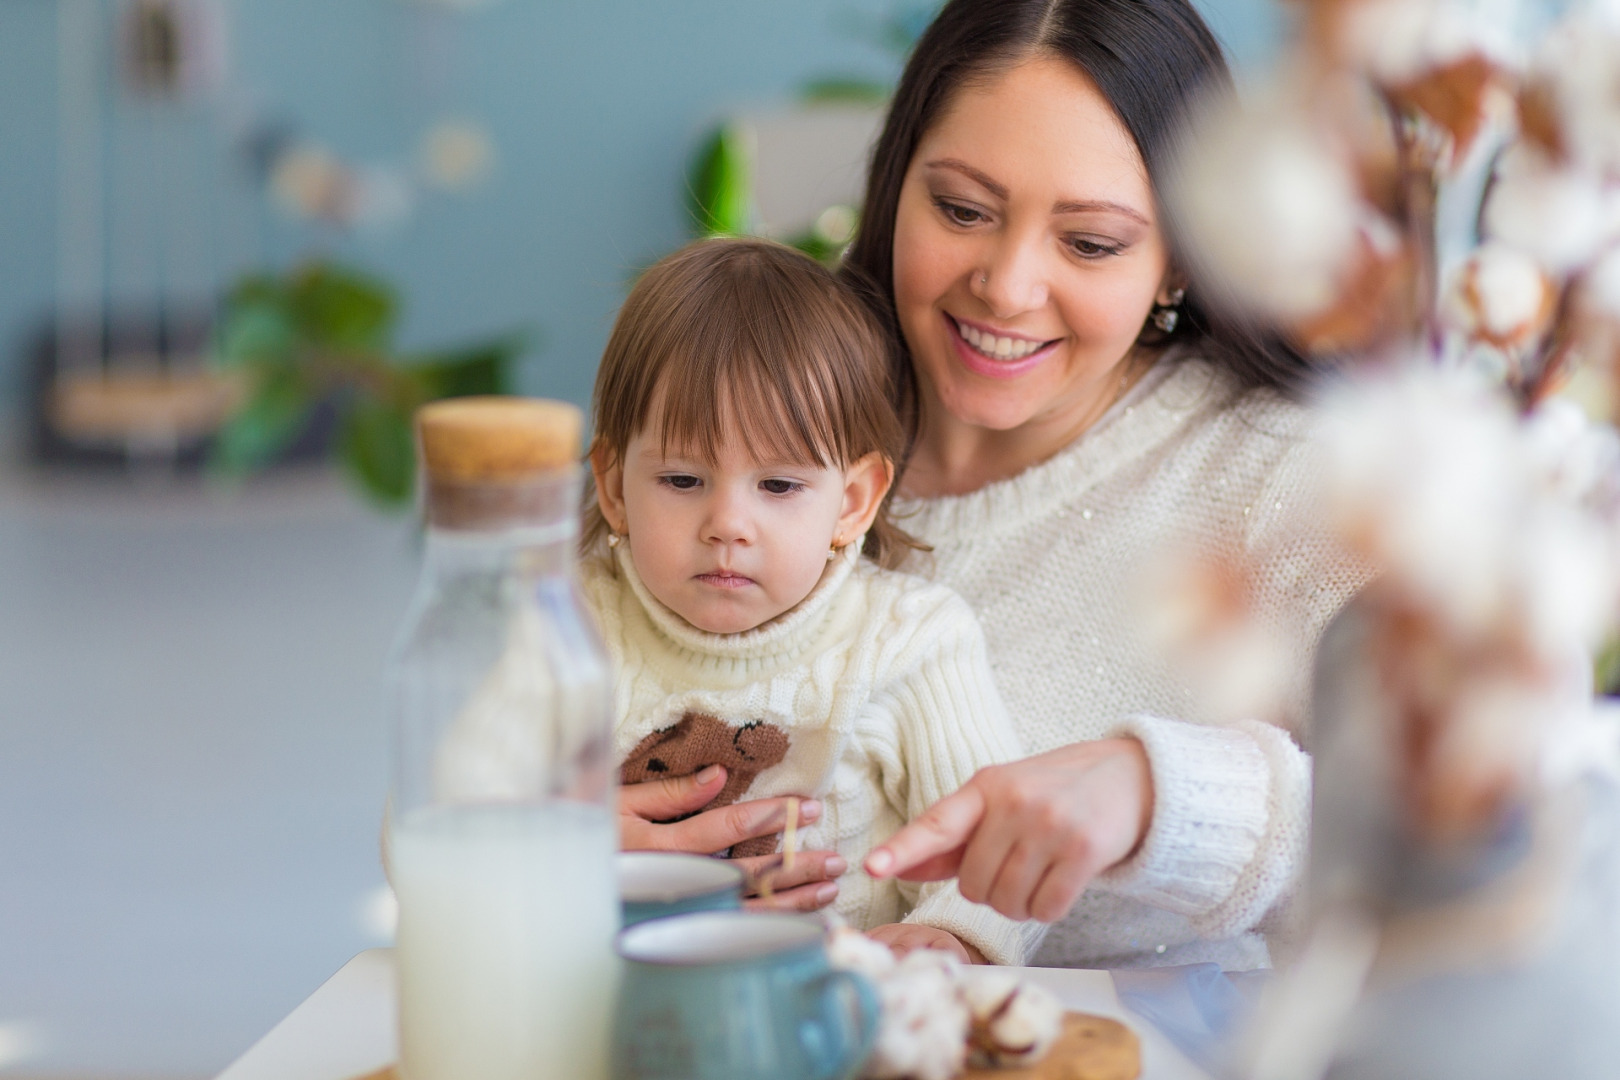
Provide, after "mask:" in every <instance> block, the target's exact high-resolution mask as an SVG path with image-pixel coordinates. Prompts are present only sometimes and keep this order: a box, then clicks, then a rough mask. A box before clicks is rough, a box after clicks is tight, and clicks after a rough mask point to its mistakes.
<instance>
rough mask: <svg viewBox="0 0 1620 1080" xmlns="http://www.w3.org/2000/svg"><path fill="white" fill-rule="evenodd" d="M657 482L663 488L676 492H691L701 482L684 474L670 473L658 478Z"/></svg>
mask: <svg viewBox="0 0 1620 1080" xmlns="http://www.w3.org/2000/svg"><path fill="white" fill-rule="evenodd" d="M658 482H659V483H660V484H663V485H664V486H665V487H672V488H674V489H675V490H676V491H691V490H692V489H693V488H695V487H697V486H698V485H699V484H701V483H702V482H703V481H701V480H699V479H698V478H697V477H695V476H690V475H688V474H686V473H670V474H669V475H668V476H660V477H659V478H658Z"/></svg>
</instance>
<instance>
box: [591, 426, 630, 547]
mask: <svg viewBox="0 0 1620 1080" xmlns="http://www.w3.org/2000/svg"><path fill="white" fill-rule="evenodd" d="M591 478H592V479H593V480H595V481H596V505H597V506H598V507H600V508H601V510H602V516H603V517H604V518H606V519H607V523H608V528H610V529H612V530H613V531H614V532H616V533H618V534H619V535H620V536H624V535H626V534H627V533H628V532H629V528H628V526H626V525H625V520H624V466H623V465H621V464H620V463H619V458H618V455H617V454H615V453H614V452H613V450H612V448H610V447H609V446H608V445H607V444H605V443H602V442H598V443H596V444H595V445H594V446H592V447H591Z"/></svg>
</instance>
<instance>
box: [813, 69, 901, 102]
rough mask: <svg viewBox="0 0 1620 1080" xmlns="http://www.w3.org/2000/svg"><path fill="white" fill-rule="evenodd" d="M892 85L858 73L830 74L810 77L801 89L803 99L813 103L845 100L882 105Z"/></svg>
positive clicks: (887, 98)
mask: <svg viewBox="0 0 1620 1080" xmlns="http://www.w3.org/2000/svg"><path fill="white" fill-rule="evenodd" d="M892 90H893V87H891V86H889V85H888V84H887V83H881V82H878V81H877V80H875V79H863V78H861V77H860V76H859V75H850V76H844V75H832V76H828V77H826V78H822V79H812V80H811V81H810V82H808V83H806V84H805V86H804V90H803V92H802V93H803V97H804V100H805V101H807V102H809V103H810V104H813V105H823V104H842V103H845V102H849V103H853V104H856V105H882V104H883V103H884V102H886V101H888V100H889V93H890V92H891V91H892Z"/></svg>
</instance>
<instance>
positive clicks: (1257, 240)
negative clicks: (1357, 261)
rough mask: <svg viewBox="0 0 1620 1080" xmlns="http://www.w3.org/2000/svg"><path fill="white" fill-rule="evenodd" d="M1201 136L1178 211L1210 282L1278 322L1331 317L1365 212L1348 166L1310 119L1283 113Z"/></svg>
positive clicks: (1267, 112)
mask: <svg viewBox="0 0 1620 1080" xmlns="http://www.w3.org/2000/svg"><path fill="white" fill-rule="evenodd" d="M1192 130H1194V131H1196V132H1198V135H1197V137H1196V138H1195V139H1194V140H1193V141H1192V142H1191V143H1190V144H1189V146H1188V147H1187V148H1186V150H1185V153H1184V155H1183V157H1182V160H1181V162H1180V163H1179V167H1178V169H1177V175H1176V176H1175V177H1174V178H1173V180H1172V183H1171V185H1170V202H1171V205H1172V208H1173V210H1174V212H1175V213H1176V214H1177V216H1178V218H1179V220H1180V223H1181V226H1182V230H1183V233H1184V235H1186V237H1187V238H1188V240H1189V244H1190V246H1191V249H1192V253H1193V256H1194V258H1195V259H1196V260H1198V261H1199V262H1201V263H1202V264H1203V265H1204V270H1205V272H1204V273H1203V274H1202V275H1201V276H1202V278H1204V279H1206V280H1210V281H1217V282H1224V283H1226V286H1227V288H1228V290H1229V292H1230V295H1229V296H1228V297H1226V298H1225V299H1227V300H1228V302H1230V303H1233V304H1236V305H1237V306H1240V307H1243V308H1247V309H1250V310H1254V311H1258V312H1260V313H1263V314H1265V315H1267V316H1270V317H1272V318H1276V319H1283V320H1289V321H1292V320H1298V319H1303V318H1306V317H1308V316H1311V315H1314V314H1316V313H1319V312H1321V311H1324V310H1326V309H1328V308H1330V307H1331V306H1332V305H1333V304H1334V302H1335V301H1336V300H1337V299H1338V295H1339V289H1340V283H1341V281H1342V280H1343V278H1344V276H1345V275H1346V273H1347V272H1348V269H1349V267H1350V265H1351V263H1352V260H1353V259H1354V257H1355V255H1356V252H1357V244H1358V232H1357V223H1358V220H1359V219H1360V218H1361V216H1362V215H1363V213H1364V211H1363V208H1362V205H1361V203H1360V200H1359V198H1358V195H1357V191H1356V183H1355V177H1354V175H1353V173H1352V170H1351V169H1350V167H1349V165H1348V163H1347V162H1346V161H1345V160H1344V159H1343V158H1342V157H1341V156H1340V155H1339V154H1338V152H1337V151H1336V149H1335V148H1334V146H1333V145H1332V144H1330V143H1326V142H1324V141H1323V140H1322V139H1321V138H1320V137H1319V136H1318V135H1317V134H1316V133H1315V132H1314V131H1313V130H1312V128H1311V126H1310V125H1309V123H1308V121H1307V120H1306V119H1305V118H1303V117H1300V116H1297V115H1292V114H1290V113H1288V112H1286V111H1284V110H1282V109H1279V108H1276V107H1272V108H1264V109H1260V110H1256V111H1239V110H1236V109H1227V110H1225V111H1222V112H1217V113H1216V114H1214V115H1210V116H1208V117H1207V118H1206V120H1205V121H1204V122H1202V123H1198V124H1195V125H1194V126H1193V128H1192Z"/></svg>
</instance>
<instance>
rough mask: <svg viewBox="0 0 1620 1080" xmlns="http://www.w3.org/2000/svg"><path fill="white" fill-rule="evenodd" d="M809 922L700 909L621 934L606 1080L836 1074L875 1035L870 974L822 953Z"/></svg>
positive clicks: (848, 1067) (818, 932)
mask: <svg viewBox="0 0 1620 1080" xmlns="http://www.w3.org/2000/svg"><path fill="white" fill-rule="evenodd" d="M822 934H823V929H822V925H821V923H820V921H819V920H816V919H814V918H807V917H805V916H802V915H782V914H753V913H750V912H743V911H705V912H699V913H697V914H693V915H676V916H674V917H671V918H667V919H656V920H653V921H651V922H644V923H642V924H640V925H639V926H633V927H631V928H630V929H628V930H625V931H624V932H623V933H621V934H620V935H619V955H620V956H621V957H623V958H624V961H625V964H624V981H623V983H622V984H621V986H620V991H619V1006H618V1011H617V1015H616V1016H615V1017H614V1025H613V1076H614V1078H615V1080H761V1078H762V1077H770V1078H773V1080H843V1078H846V1077H850V1076H853V1075H855V1073H856V1071H857V1070H858V1069H859V1068H860V1066H861V1063H862V1062H864V1061H865V1060H866V1057H867V1055H868V1054H869V1053H871V1050H872V1040H873V1038H874V1037H875V1036H876V1034H877V1022H878V999H877V993H876V991H875V990H874V989H873V987H872V985H871V983H869V982H867V981H866V980H865V979H864V978H862V977H861V976H859V975H857V974H855V973H854V972H849V971H837V970H834V969H833V968H832V966H831V965H830V964H829V963H828V962H827V952H826V950H825V949H824V948H823V947H822Z"/></svg>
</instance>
